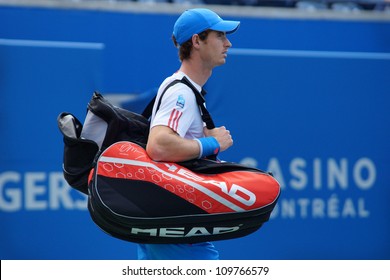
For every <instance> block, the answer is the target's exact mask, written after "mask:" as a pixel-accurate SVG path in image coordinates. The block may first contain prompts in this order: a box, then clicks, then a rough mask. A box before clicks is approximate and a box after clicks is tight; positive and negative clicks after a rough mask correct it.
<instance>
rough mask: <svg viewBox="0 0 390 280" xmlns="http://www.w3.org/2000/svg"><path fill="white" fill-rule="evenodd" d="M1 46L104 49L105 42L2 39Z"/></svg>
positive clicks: (0, 40)
mask: <svg viewBox="0 0 390 280" xmlns="http://www.w3.org/2000/svg"><path fill="white" fill-rule="evenodd" d="M0 46H13V47H38V48H65V49H90V50H103V49H104V48H105V45H104V43H89V42H70V41H42V40H21V39H2V38H0Z"/></svg>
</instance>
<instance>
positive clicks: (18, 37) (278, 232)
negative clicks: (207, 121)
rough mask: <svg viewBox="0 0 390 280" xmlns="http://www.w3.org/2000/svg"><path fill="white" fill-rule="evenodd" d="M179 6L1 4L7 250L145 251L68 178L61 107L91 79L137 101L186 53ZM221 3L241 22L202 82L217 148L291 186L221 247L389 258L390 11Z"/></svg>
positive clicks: (232, 252)
mask: <svg viewBox="0 0 390 280" xmlns="http://www.w3.org/2000/svg"><path fill="white" fill-rule="evenodd" d="M177 16H178V14H157V13H156V14H143V13H131V12H105V11H93V10H70V9H63V10H62V9H43V8H21V7H0V26H1V28H0V62H1V63H0V98H1V102H2V104H3V108H2V110H1V111H0V128H1V131H2V132H1V138H0V224H1V229H2V230H1V231H0V244H1V246H0V258H1V259H134V258H136V247H135V245H134V244H132V243H128V242H124V241H120V240H116V239H114V238H112V237H110V236H108V235H106V234H105V233H103V232H102V231H101V230H100V229H98V228H97V226H95V225H94V224H93V222H92V221H91V219H90V218H89V214H88V211H87V210H86V197H85V196H83V195H81V194H79V193H77V192H76V191H74V190H71V189H70V188H69V186H68V185H67V184H66V182H65V181H64V179H63V177H62V171H61V164H62V149H63V144H62V137H61V134H60V132H59V130H58V128H57V123H56V118H57V116H58V114H59V113H61V112H63V111H68V112H72V113H74V114H75V115H76V116H78V117H79V119H80V120H83V119H84V116H85V112H86V105H87V103H88V100H89V99H90V97H91V95H92V92H93V91H94V90H99V91H100V92H102V93H104V94H106V95H107V96H110V97H111V98H113V99H112V100H115V102H117V103H118V104H119V105H122V106H124V107H126V108H129V109H131V110H140V108H141V107H142V106H143V103H144V102H146V101H147V99H148V98H144V99H141V102H139V101H138V102H137V103H135V102H133V101H132V100H133V98H134V97H142V96H148V92H150V91H153V89H154V88H155V87H157V86H158V85H159V84H160V82H161V81H162V80H163V79H164V78H165V77H166V76H168V75H170V74H171V73H173V72H174V71H176V70H177V69H178V67H179V61H178V59H177V51H176V50H175V48H174V47H173V45H172V43H171V41H170V36H171V31H172V26H173V24H174V22H175V20H176V18H177ZM226 18H232V19H237V20H240V21H241V27H240V29H239V31H238V32H237V33H235V34H233V35H231V36H230V37H229V38H230V40H231V41H232V44H233V48H232V49H231V51H230V52H229V55H228V59H227V64H226V65H224V66H222V67H219V68H216V69H215V70H214V73H213V76H212V78H211V79H210V80H209V82H208V84H207V89H208V92H209V94H208V96H207V100H208V108H209V110H210V112H211V113H212V115H213V117H214V119H215V122H216V123H217V125H225V126H227V127H228V129H229V130H230V131H231V133H232V135H233V138H234V146H233V147H232V148H231V149H230V150H228V151H226V152H225V153H223V154H222V156H223V158H224V159H225V160H229V161H237V162H244V163H247V164H250V165H254V166H257V167H258V168H261V169H266V170H269V171H272V172H273V173H274V175H275V176H276V177H277V179H278V180H279V181H280V183H281V184H282V188H283V191H282V195H281V197H280V200H279V202H278V205H277V207H276V209H275V211H274V213H273V216H272V219H271V220H270V222H269V223H267V224H265V225H264V227H263V228H262V229H261V230H260V231H258V232H256V233H254V234H252V235H250V236H247V237H244V238H241V239H235V240H228V241H220V242H215V245H216V246H217V248H218V249H219V250H220V253H221V257H222V259H389V258H390V215H389V213H390V204H389V203H388V201H389V199H390V190H389V188H388V182H389V181H390V173H389V172H388V169H389V167H390V160H389V155H390V145H389V139H390V132H389V131H390V130H389V129H390V110H389V104H390V92H389V78H388V73H389V71H390V21H374V20H368V21H359V20H329V19H328V20H326V19H318V20H315V19H310V20H303V19H281V18H279V19H277V18H253V17H245V16H239V17H238V16H237V17H226ZM157 26H158V28H157ZM118 97H119V98H118ZM114 98H115V99H114ZM142 101H143V102H142Z"/></svg>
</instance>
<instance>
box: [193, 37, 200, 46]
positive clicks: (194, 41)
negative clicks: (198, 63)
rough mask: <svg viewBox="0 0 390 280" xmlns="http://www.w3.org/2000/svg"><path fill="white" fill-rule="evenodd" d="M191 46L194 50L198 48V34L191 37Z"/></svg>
mask: <svg viewBox="0 0 390 280" xmlns="http://www.w3.org/2000/svg"><path fill="white" fill-rule="evenodd" d="M192 46H193V47H194V48H196V49H198V48H199V46H200V38H199V35H198V34H194V35H192Z"/></svg>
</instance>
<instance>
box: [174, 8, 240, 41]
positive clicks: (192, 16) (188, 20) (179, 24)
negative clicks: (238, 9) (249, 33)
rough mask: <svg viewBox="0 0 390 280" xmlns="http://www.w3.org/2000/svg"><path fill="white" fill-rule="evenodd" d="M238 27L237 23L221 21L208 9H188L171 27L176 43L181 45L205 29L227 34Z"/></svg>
mask: <svg viewBox="0 0 390 280" xmlns="http://www.w3.org/2000/svg"><path fill="white" fill-rule="evenodd" d="M239 26H240V22H239V21H231V20H223V19H222V18H220V17H219V16H218V15H217V14H216V13H214V12H213V11H211V10H209V9H190V10H186V11H185V12H184V13H182V14H181V16H180V17H179V18H178V19H177V21H176V23H175V25H174V27H173V35H174V36H175V38H176V42H177V43H179V45H181V44H183V43H184V42H186V41H188V40H189V39H191V38H192V36H193V35H194V34H199V33H201V32H203V31H205V30H207V29H211V30H215V31H221V32H226V33H227V34H229V33H233V32H235V31H236V30H237V29H238V27H239Z"/></svg>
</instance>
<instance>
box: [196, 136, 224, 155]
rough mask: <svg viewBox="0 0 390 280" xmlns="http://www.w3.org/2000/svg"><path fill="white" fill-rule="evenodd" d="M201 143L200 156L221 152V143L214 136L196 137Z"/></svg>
mask: <svg viewBox="0 0 390 280" xmlns="http://www.w3.org/2000/svg"><path fill="white" fill-rule="evenodd" d="M196 140H197V141H198V143H199V147H200V153H199V158H203V157H207V156H211V155H217V154H218V153H219V149H220V146H219V143H218V141H217V139H215V138H214V137H203V138H198V139H196Z"/></svg>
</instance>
